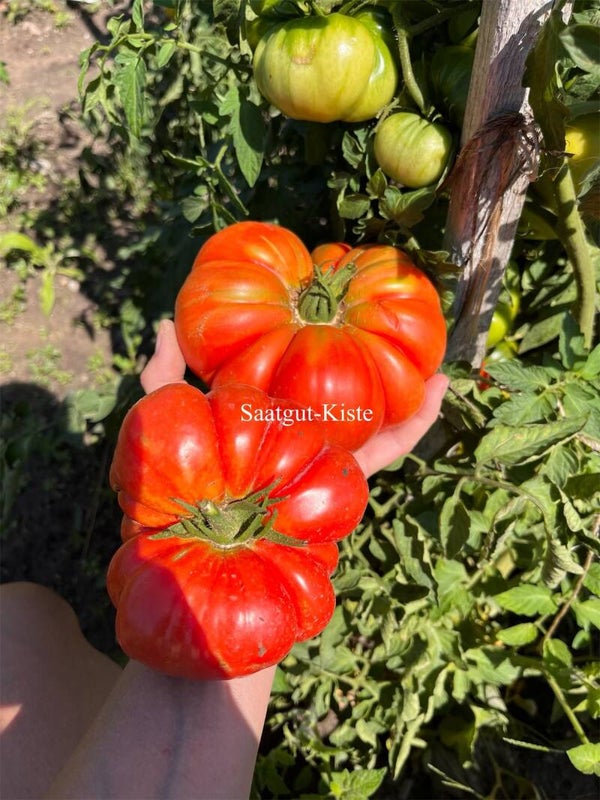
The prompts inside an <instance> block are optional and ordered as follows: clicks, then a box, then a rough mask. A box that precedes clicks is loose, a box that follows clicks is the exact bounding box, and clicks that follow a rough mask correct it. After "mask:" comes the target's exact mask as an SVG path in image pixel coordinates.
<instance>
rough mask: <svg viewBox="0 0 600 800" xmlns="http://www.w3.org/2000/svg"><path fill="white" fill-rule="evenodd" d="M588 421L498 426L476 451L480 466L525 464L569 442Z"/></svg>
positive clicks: (577, 419) (572, 419)
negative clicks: (554, 447)
mask: <svg viewBox="0 0 600 800" xmlns="http://www.w3.org/2000/svg"><path fill="white" fill-rule="evenodd" d="M586 421H587V417H584V416H577V417H574V418H566V419H561V420H556V421H554V422H548V423H545V424H538V425H536V424H533V425H529V426H528V427H518V428H513V427H512V426H510V425H498V426H496V427H495V428H492V430H491V431H490V432H489V433H487V434H486V435H485V436H484V437H483V438H482V439H481V441H480V443H479V445H478V446H477V447H476V449H475V458H476V459H477V461H478V462H479V463H480V464H481V463H486V462H499V463H500V464H506V465H507V466H515V465H517V464H523V463H525V462H527V461H529V460H532V459H535V458H538V457H539V456H541V455H543V454H544V453H545V452H547V451H548V450H549V449H550V448H551V447H553V446H554V445H557V444H559V443H560V442H564V441H566V440H568V439H569V438H570V437H571V436H573V435H574V434H575V433H577V432H578V431H580V430H581V429H582V428H583V426H584V425H585V423H586Z"/></svg>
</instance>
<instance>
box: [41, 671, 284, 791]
mask: <svg viewBox="0 0 600 800" xmlns="http://www.w3.org/2000/svg"><path fill="white" fill-rule="evenodd" d="M273 674H274V668H270V669H266V670H263V671H262V672H258V673H255V674H254V675H250V676H248V677H246V678H237V679H235V680H232V681H189V680H184V679H180V678H170V677H168V676H166V675H161V674H160V673H157V672H155V671H153V670H150V669H148V668H147V667H144V666H143V665H141V664H138V663H136V662H130V664H129V665H128V666H127V667H126V668H125V670H124V672H123V676H122V678H121V679H120V680H119V682H118V684H117V686H116V688H115V690H114V691H113V693H112V694H111V696H110V697H109V699H108V701H107V703H106V705H105V706H104V708H103V709H102V711H101V713H100V715H99V717H98V719H97V720H96V722H95V723H94V725H93V726H92V728H91V729H90V731H89V732H88V734H87V735H86V737H85V738H84V740H83V741H82V742H81V745H80V746H79V747H78V749H77V751H76V752H75V754H74V755H73V757H72V759H71V760H70V761H69V763H68V764H67V765H66V767H65V769H64V770H63V771H62V773H61V774H60V775H59V777H58V779H57V781H56V782H55V784H54V785H53V787H52V788H51V790H50V792H49V794H48V795H47V797H48V799H49V800H50V799H51V798H57V799H58V798H60V799H61V800H66V798H76V799H77V800H81V798H83V797H85V798H86V800H93V799H94V798H102V800H110V799H111V798H114V799H115V800H142V798H143V800H153V798H156V800H170V799H171V798H177V800H186V798H190V799H191V798H194V800H203V799H204V800H238V798H239V799H240V800H245V798H247V797H248V795H249V792H250V785H251V781H252V774H253V771H254V763H255V759H256V752H257V748H258V742H259V740H260V735H261V731H262V727H263V724H264V719H265V715H266V709H267V704H268V701H269V695H270V691H271V685H272V681H273Z"/></svg>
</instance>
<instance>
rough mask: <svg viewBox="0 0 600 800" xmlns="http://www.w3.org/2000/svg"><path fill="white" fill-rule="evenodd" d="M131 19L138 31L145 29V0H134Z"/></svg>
mask: <svg viewBox="0 0 600 800" xmlns="http://www.w3.org/2000/svg"><path fill="white" fill-rule="evenodd" d="M131 19H132V20H133V24H134V25H135V27H136V29H137V30H138V31H143V30H144V0H133V5H132V7H131Z"/></svg>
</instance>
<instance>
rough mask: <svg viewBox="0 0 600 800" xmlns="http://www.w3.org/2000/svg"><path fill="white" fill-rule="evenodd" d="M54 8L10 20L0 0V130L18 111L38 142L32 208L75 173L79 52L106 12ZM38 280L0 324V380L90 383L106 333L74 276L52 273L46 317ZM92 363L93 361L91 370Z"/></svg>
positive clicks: (105, 349)
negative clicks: (4, 79) (1, 72)
mask: <svg viewBox="0 0 600 800" xmlns="http://www.w3.org/2000/svg"><path fill="white" fill-rule="evenodd" d="M54 6H55V9H56V11H55V12H53V13H48V12H41V11H35V12H32V13H29V14H27V16H26V17H25V18H24V19H21V20H19V21H16V22H10V21H9V20H8V18H7V16H6V14H5V13H4V12H5V11H6V10H7V7H8V6H7V4H6V3H4V8H3V3H2V2H1V0H0V55H1V60H2V61H3V62H4V63H5V68H6V71H7V73H8V77H9V81H10V82H9V84H8V85H5V84H0V128H1V127H4V126H5V125H6V124H7V121H8V120H9V118H10V117H11V116H14V115H17V116H18V118H19V119H20V120H21V122H20V123H18V124H19V125H31V133H32V136H33V137H34V139H35V141H36V142H39V143H41V148H40V150H39V153H38V154H37V156H36V159H35V162H34V168H35V169H36V170H37V171H38V172H39V174H40V175H41V176H42V177H43V179H44V187H43V190H41V191H38V190H36V189H35V188H32V189H31V190H30V191H29V192H28V193H27V195H26V196H25V197H24V198H23V201H24V205H25V206H26V207H27V208H31V209H39V208H44V207H47V205H48V204H49V203H50V202H51V201H52V199H54V198H56V197H58V196H60V192H61V187H62V186H64V184H65V182H67V181H69V180H71V179H76V177H77V170H78V159H79V156H80V153H81V150H82V147H83V146H84V144H85V143H86V142H87V141H88V137H87V134H86V133H85V131H84V130H83V129H82V128H81V127H80V126H79V125H78V123H77V119H76V113H77V109H78V89H77V80H78V76H79V55H80V53H81V52H82V51H83V50H84V49H86V48H88V47H90V46H91V45H92V44H93V42H94V41H95V40H96V39H97V38H99V37H101V36H102V35H103V31H104V29H105V26H104V21H105V20H104V17H105V15H106V12H95V13H93V14H92V13H87V12H86V11H85V8H82V6H81V4H80V3H67V2H65V0H56V1H55V3H54ZM110 10H111V12H112V13H114V9H113V8H111V9H110ZM11 230H14V228H13V227H11V219H10V216H9V218H8V219H4V220H2V219H0V236H1V235H2V233H5V232H7V231H11ZM24 232H25V233H27V231H24ZM0 261H1V259H0ZM41 280H42V270H39V271H37V272H36V273H35V274H34V275H32V277H31V278H30V279H29V280H28V281H27V285H26V290H25V297H24V298H23V299H22V301H21V303H19V306H20V307H19V309H18V310H17V312H16V313H15V314H14V316H13V317H12V318H11V319H10V320H8V321H3V322H0V349H1V350H2V365H3V368H2V374H1V375H0V385H2V384H7V383H13V382H15V381H18V382H31V381H33V382H34V383H37V384H40V383H41V384H42V385H44V386H46V387H47V388H49V389H50V390H51V391H52V393H53V394H55V395H56V396H57V397H59V398H63V397H64V396H65V395H66V394H67V393H68V392H69V391H71V390H74V389H78V388H84V387H88V386H90V385H91V384H92V383H93V381H94V379H95V377H96V375H97V371H98V366H99V365H101V364H106V365H110V360H111V344H110V338H109V334H108V332H107V331H106V330H104V329H102V328H101V327H100V326H99V325H98V324H97V322H96V320H95V314H96V309H95V307H94V305H93V303H91V302H90V300H89V299H88V298H87V297H86V296H85V295H83V294H82V293H81V292H80V286H79V283H78V281H76V280H74V279H72V278H69V277H67V276H64V275H59V276H57V277H56V280H55V298H56V299H55V304H54V307H53V310H52V312H51V314H50V315H49V316H46V315H45V314H44V313H43V311H42V309H41V307H40V302H39V299H38V293H39V291H40V286H41ZM0 281H1V283H2V291H1V295H2V300H3V301H4V302H6V300H7V298H10V297H11V296H12V294H13V290H14V289H15V287H16V286H17V285H18V283H19V277H18V276H17V275H16V274H15V272H14V270H7V269H6V268H2V270H1V272H0ZM90 364H95V365H96V370H95V371H94V370H91V369H90Z"/></svg>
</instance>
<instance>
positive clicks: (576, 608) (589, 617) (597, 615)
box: [571, 597, 600, 628]
mask: <svg viewBox="0 0 600 800" xmlns="http://www.w3.org/2000/svg"><path fill="white" fill-rule="evenodd" d="M571 608H572V609H573V612H574V614H575V616H576V617H577V622H578V623H579V625H580V626H581V627H583V625H584V624H585V623H590V624H591V625H593V626H594V627H595V628H600V598H599V597H591V598H590V599H589V600H583V601H579V600H576V601H574V602H573V604H572V606H571Z"/></svg>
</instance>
